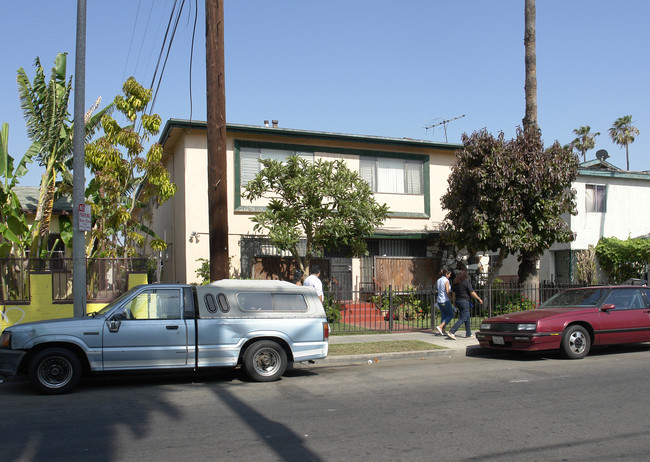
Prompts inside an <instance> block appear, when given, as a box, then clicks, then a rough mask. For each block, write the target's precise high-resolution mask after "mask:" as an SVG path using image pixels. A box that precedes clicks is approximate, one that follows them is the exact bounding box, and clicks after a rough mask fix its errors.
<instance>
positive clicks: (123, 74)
mask: <svg viewBox="0 0 650 462" xmlns="http://www.w3.org/2000/svg"><path fill="white" fill-rule="evenodd" d="M140 5H142V0H139V1H138V9H137V10H136V12H135V17H134V18H133V31H132V32H131V41H130V42H129V52H128V53H127V54H126V61H125V62H124V71H122V82H124V78H125V77H126V68H127V66H128V64H129V58H130V57H131V47H132V46H133V37H134V36H135V26H136V25H137V23H138V16H139V15H140Z"/></svg>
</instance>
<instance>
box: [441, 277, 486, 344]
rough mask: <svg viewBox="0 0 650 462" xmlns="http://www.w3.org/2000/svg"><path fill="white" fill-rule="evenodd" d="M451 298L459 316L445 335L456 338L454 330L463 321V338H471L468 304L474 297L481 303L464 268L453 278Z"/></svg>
mask: <svg viewBox="0 0 650 462" xmlns="http://www.w3.org/2000/svg"><path fill="white" fill-rule="evenodd" d="M451 298H452V300H453V302H454V303H455V304H456V306H457V307H458V310H459V311H460V316H459V318H458V321H456V324H454V325H453V326H452V328H451V329H449V332H448V333H447V336H448V337H449V338H451V339H454V340H456V331H457V330H458V329H459V328H460V326H462V325H463V323H465V338H473V337H474V335H473V334H472V329H471V328H470V325H469V324H470V315H469V304H470V301H471V299H472V298H475V299H476V301H477V302H479V303H480V304H483V300H481V297H479V296H478V295H476V292H474V288H473V287H472V283H471V282H470V280H469V275H468V274H467V271H466V270H463V271H461V272H460V273H458V274H457V275H456V278H454V285H453V288H452V294H451Z"/></svg>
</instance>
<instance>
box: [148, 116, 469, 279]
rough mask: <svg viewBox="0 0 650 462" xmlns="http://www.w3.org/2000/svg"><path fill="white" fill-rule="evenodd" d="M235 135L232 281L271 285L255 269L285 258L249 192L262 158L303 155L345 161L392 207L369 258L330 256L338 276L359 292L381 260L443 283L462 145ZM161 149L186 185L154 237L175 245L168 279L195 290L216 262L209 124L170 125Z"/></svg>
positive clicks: (298, 134) (231, 128) (235, 128)
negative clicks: (448, 211)
mask: <svg viewBox="0 0 650 462" xmlns="http://www.w3.org/2000/svg"><path fill="white" fill-rule="evenodd" d="M226 134H227V148H226V149H227V153H226V155H227V170H228V172H227V191H228V248H229V254H230V262H231V274H233V275H235V276H238V277H244V278H248V277H252V278H256V277H262V276H261V275H260V274H259V268H258V267H256V263H257V262H259V259H260V258H265V257H268V258H270V257H273V256H280V255H281V253H280V252H278V251H277V249H275V248H273V246H271V245H270V244H269V242H268V239H266V238H265V236H264V235H260V234H256V233H254V232H253V222H252V221H251V220H250V218H251V216H253V214H254V213H256V212H257V211H259V210H261V208H262V207H264V203H263V202H261V201H258V202H256V203H251V202H248V201H246V200H244V199H243V198H242V197H241V193H242V192H243V190H244V189H243V188H244V187H245V184H246V182H247V181H249V180H250V179H251V178H253V177H254V176H255V175H256V174H257V172H258V171H259V169H260V163H259V160H260V159H264V158H273V159H278V160H282V159H284V158H287V157H288V156H290V155H292V154H297V155H299V156H302V157H305V158H307V159H311V160H316V159H324V160H334V159H343V160H344V161H345V162H346V164H347V165H348V167H349V168H351V169H353V170H356V171H358V172H359V173H360V175H361V176H362V178H364V179H366V180H367V181H368V182H369V183H370V184H371V186H372V188H373V191H374V193H375V197H376V199H377V201H378V202H379V203H386V204H387V205H388V206H389V208H390V217H389V219H388V220H387V221H386V222H385V223H384V225H383V226H382V227H381V228H380V229H378V230H377V231H376V233H375V234H374V235H373V236H369V237H368V240H367V243H368V251H369V255H368V257H365V258H348V256H346V255H345V254H344V252H340V251H339V252H337V251H331V250H330V251H327V252H326V253H325V255H324V256H323V257H324V258H326V259H328V261H329V262H330V263H331V266H332V268H331V272H332V275H333V276H336V278H337V279H338V280H347V282H348V283H351V284H352V285H355V286H356V285H358V284H359V283H361V282H364V281H366V282H367V281H369V280H372V279H373V278H375V279H379V278H381V277H382V271H383V269H385V268H386V267H385V266H382V263H381V262H380V263H377V259H378V258H386V259H390V258H399V257H405V258H407V259H408V260H406V261H407V264H406V266H405V267H404V268H405V271H406V272H410V274H411V276H412V278H416V277H419V278H420V279H422V278H423V277H424V278H425V279H427V281H422V280H419V281H417V282H418V283H420V284H422V283H424V282H431V283H432V282H433V281H434V280H435V278H436V274H434V267H435V268H437V267H438V266H439V262H440V261H441V259H442V258H444V257H445V256H446V255H445V248H444V244H442V242H441V239H440V230H441V222H442V220H443V218H444V215H445V214H444V211H443V210H442V208H441V205H440V198H441V196H442V195H443V194H444V193H445V191H446V190H447V177H448V176H449V172H450V168H451V165H452V164H453V163H454V160H455V155H454V154H455V151H456V150H457V149H459V148H461V147H462V146H461V145H457V144H448V143H435V142H430V141H422V140H414V139H407V138H385V137H377V136H361V135H348V134H340V133H328V132H317V131H307V130H296V129H287V128H280V127H278V126H276V125H275V124H274V126H270V127H269V126H252V125H237V124H228V125H227V127H226ZM160 143H161V144H162V146H163V152H164V154H163V161H164V163H165V165H166V167H167V168H168V170H169V172H170V174H171V179H172V181H173V182H174V183H176V185H177V186H178V192H177V194H176V196H175V197H174V198H173V199H172V200H170V201H168V202H167V203H166V204H164V205H163V206H162V207H160V208H158V209H157V210H155V212H154V220H153V229H154V230H155V231H156V233H157V234H158V235H159V236H160V237H162V238H164V239H165V241H166V242H167V244H168V249H167V252H166V253H165V255H164V258H163V271H162V278H163V280H165V281H179V282H195V281H198V277H197V275H196V270H197V269H198V268H199V267H200V264H201V261H200V259H208V258H209V244H208V236H207V233H208V229H209V217H208V197H207V190H208V184H207V162H208V154H207V136H206V123H205V122H194V121H186V120H177V119H171V120H169V121H168V122H167V123H166V125H165V127H164V129H163V131H162V133H161V136H160ZM383 263H384V264H385V263H386V262H383ZM401 264H402V265H404V262H401ZM382 268H383V269H382ZM423 275H424V276H423ZM403 279H404V278H403ZM404 280H405V281H407V282H409V281H408V278H406V279H404ZM410 282H416V281H415V279H412V280H411V281H410Z"/></svg>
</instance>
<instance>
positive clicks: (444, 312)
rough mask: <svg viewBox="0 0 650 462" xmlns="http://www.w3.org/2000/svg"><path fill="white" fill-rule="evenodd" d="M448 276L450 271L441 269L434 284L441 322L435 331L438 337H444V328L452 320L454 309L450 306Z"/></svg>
mask: <svg viewBox="0 0 650 462" xmlns="http://www.w3.org/2000/svg"><path fill="white" fill-rule="evenodd" d="M450 276H451V271H450V270H449V269H448V268H442V269H441V270H440V278H439V279H438V281H437V282H436V289H437V290H438V296H437V297H436V302H437V303H438V307H439V308H440V318H441V321H442V322H441V323H440V324H439V325H437V326H436V331H438V333H439V334H440V335H445V326H446V325H447V324H449V321H451V320H452V319H453V318H454V307H453V305H452V304H451V286H450V284H449V277H450ZM432 324H433V323H432Z"/></svg>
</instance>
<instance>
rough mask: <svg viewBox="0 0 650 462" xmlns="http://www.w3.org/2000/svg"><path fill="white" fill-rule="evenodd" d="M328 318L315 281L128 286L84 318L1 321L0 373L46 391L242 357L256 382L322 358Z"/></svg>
mask: <svg viewBox="0 0 650 462" xmlns="http://www.w3.org/2000/svg"><path fill="white" fill-rule="evenodd" d="M328 340H329V325H328V323H327V318H326V316H325V311H324V309H323V305H322V303H321V302H320V300H319V298H318V296H317V295H316V292H315V290H314V289H312V288H309V287H301V286H297V285H294V284H291V283H288V282H283V281H261V280H247V281H243V280H223V281H218V282H214V283H211V284H209V285H204V286H191V285H185V284H151V285H141V286H138V287H135V288H133V289H131V290H130V291H128V292H127V293H125V294H124V295H122V296H121V297H120V298H118V299H116V300H115V301H113V302H112V303H110V304H109V305H107V306H106V307H105V308H103V309H102V310H101V311H98V312H96V313H92V314H89V315H87V316H85V317H83V318H68V319H55V320H51V321H41V322H31V323H26V324H18V325H14V326H11V327H8V328H7V329H5V330H4V331H3V332H2V336H1V337H0V376H3V377H10V376H14V375H17V374H21V373H24V374H27V375H28V376H29V378H30V381H31V383H32V384H33V385H34V387H35V388H36V389H37V390H38V391H40V392H42V393H46V394H62V393H67V392H68V391H70V390H72V389H73V388H74V387H75V386H76V385H77V384H78V383H79V381H80V379H81V378H82V376H83V375H84V374H86V373H105V372H111V371H134V370H140V371H145V370H165V369H181V370H183V369H185V370H197V369H201V368H209V367H222V366H225V367H235V366H237V365H241V366H242V369H243V370H244V372H245V373H246V375H247V376H248V377H249V378H250V379H252V380H254V381H259V382H268V381H273V380H278V379H279V378H280V377H281V376H282V374H283V373H284V372H285V370H286V369H287V366H288V364H289V363H291V362H302V361H312V360H317V359H323V358H325V357H326V356H327V353H328V345H329V344H328Z"/></svg>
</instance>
